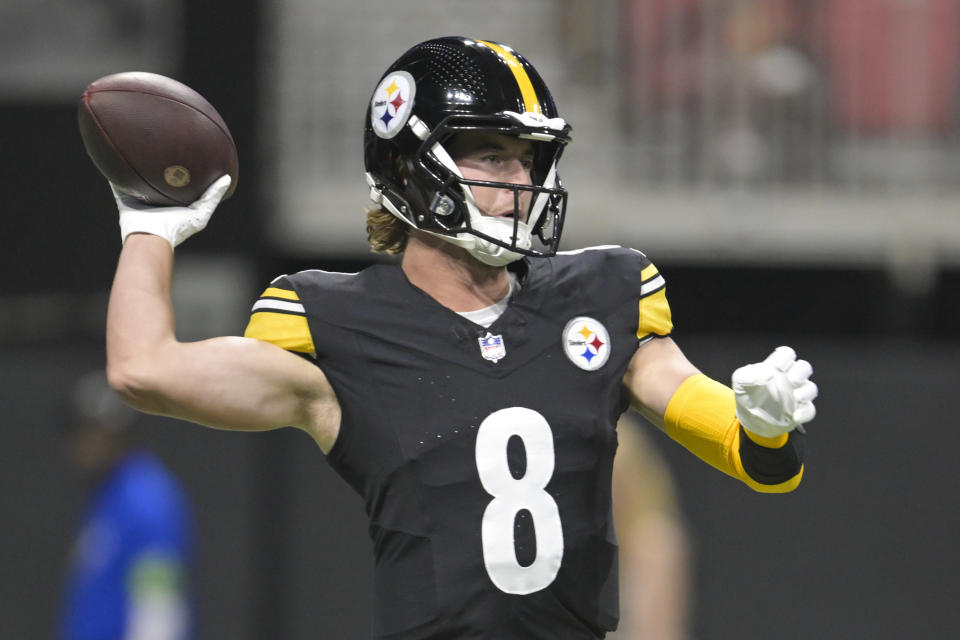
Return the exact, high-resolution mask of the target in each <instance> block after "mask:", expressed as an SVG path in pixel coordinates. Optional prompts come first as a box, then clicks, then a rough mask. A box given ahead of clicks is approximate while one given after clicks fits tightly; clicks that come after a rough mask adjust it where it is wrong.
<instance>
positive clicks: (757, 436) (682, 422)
mask: <svg viewBox="0 0 960 640" xmlns="http://www.w3.org/2000/svg"><path fill="white" fill-rule="evenodd" d="M812 373H813V368H812V367H811V366H810V364H809V363H808V362H806V361H805V360H797V359H796V354H795V353H794V351H793V349H791V348H790V347H779V348H777V349H776V350H775V351H774V352H773V353H772V354H770V356H769V357H768V358H767V359H766V360H764V361H763V362H760V363H756V364H750V365H746V366H743V367H740V368H739V369H737V370H736V371H735V372H734V374H733V378H732V382H733V386H732V388H731V387H728V386H726V385H724V384H722V383H720V382H717V381H715V380H712V379H710V378H709V377H707V376H705V375H704V374H702V373H701V372H700V371H699V370H698V369H697V368H696V367H695V366H693V364H691V363H690V361H689V360H688V359H687V358H686V356H684V355H683V352H682V351H680V348H679V347H678V346H677V345H676V344H675V343H674V342H673V340H671V339H670V338H667V337H663V338H657V339H653V340H649V341H647V342H645V343H644V344H642V345H641V346H640V347H639V348H638V349H637V352H636V353H635V354H634V356H633V359H632V360H631V362H630V365H629V366H628V368H627V372H626V375H625V376H624V380H623V381H624V385H625V386H626V387H627V389H628V390H629V392H630V396H631V405H632V406H633V408H635V409H637V410H638V411H640V413H642V414H643V415H644V416H645V417H646V418H647V419H648V420H650V421H651V422H653V423H654V424H656V425H657V426H659V427H660V428H661V429H663V430H664V431H665V432H666V433H667V435H669V436H670V437H671V438H673V439H674V440H676V441H677V442H679V443H680V444H682V445H683V446H684V447H686V448H687V449H688V450H690V451H691V452H692V453H694V454H695V455H696V456H698V457H699V458H701V459H702V460H704V461H705V462H707V463H709V464H710V465H712V466H714V467H716V468H717V469H719V470H721V471H723V472H724V473H727V474H729V475H731V476H733V477H735V478H738V479H740V480H741V481H743V482H744V483H745V484H746V485H748V486H749V487H751V488H752V489H754V490H756V491H761V492H764V493H783V492H787V491H792V490H793V489H795V488H796V487H797V486H798V485H799V484H800V480H801V478H802V476H803V447H802V439H803V434H802V428H801V429H798V427H801V425H802V424H804V423H806V422H809V421H810V420H812V419H813V417H814V415H815V409H814V406H813V400H814V399H815V398H816V396H817V386H816V385H815V384H814V383H813V382H812V381H810V379H809V378H810V375H811V374H812Z"/></svg>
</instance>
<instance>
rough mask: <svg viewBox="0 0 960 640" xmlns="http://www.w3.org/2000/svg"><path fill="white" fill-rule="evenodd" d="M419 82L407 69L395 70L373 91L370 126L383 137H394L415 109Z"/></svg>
mask: <svg viewBox="0 0 960 640" xmlns="http://www.w3.org/2000/svg"><path fill="white" fill-rule="evenodd" d="M416 92H417V84H416V82H414V80H413V76H411V75H410V74H409V73H407V72H406V71H394V72H393V73H390V74H388V75H387V76H385V77H384V78H383V80H381V81H380V84H379V85H378V86H377V90H376V91H374V92H373V98H372V99H371V105H370V106H371V108H370V126H371V127H372V128H373V131H374V133H376V134H377V135H378V136H379V137H381V138H387V139H389V138H392V137H394V136H395V135H397V133H398V132H399V131H400V129H402V128H403V125H405V124H407V120H409V119H410V113H411V112H412V109H413V97H414V95H415V94H416Z"/></svg>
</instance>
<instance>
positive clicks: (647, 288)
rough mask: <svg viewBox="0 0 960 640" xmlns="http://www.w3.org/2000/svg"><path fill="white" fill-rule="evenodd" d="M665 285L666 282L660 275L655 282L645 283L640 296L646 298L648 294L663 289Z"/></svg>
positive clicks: (641, 287)
mask: <svg viewBox="0 0 960 640" xmlns="http://www.w3.org/2000/svg"><path fill="white" fill-rule="evenodd" d="M664 284H665V282H664V279H663V276H661V275H659V274H658V275H657V277H656V278H654V279H653V280H650V281H649V282H644V283H643V284H642V285H641V286H640V295H641V296H645V295H647V294H648V293H650V292H651V291H654V290H656V289H659V288H660V287H662V286H663V285H664Z"/></svg>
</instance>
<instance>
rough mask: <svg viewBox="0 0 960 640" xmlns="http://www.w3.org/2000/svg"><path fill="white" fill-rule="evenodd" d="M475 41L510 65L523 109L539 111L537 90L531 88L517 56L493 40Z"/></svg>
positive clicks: (528, 78)
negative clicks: (491, 50)
mask: <svg viewBox="0 0 960 640" xmlns="http://www.w3.org/2000/svg"><path fill="white" fill-rule="evenodd" d="M477 42H479V43H480V44H482V45H484V46H486V47H489V48H491V49H493V50H494V51H496V52H497V54H498V55H499V56H500V57H501V58H502V59H503V61H504V62H506V63H507V66H508V67H510V71H512V72H513V77H514V78H516V79H517V84H518V85H519V86H520V95H521V96H523V104H524V111H531V112H533V113H541V111H540V99H539V98H537V91H536V89H534V88H533V83H532V82H530V76H528V75H527V70H526V69H524V68H523V64H521V63H520V61H519V60H517V56H515V55H513V53H512V52H510V51H508V50H507V49H504V48H503V47H501V46H500V45H498V44H496V43H494V42H487V41H486V40H478V41H477Z"/></svg>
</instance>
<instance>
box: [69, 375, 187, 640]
mask: <svg viewBox="0 0 960 640" xmlns="http://www.w3.org/2000/svg"><path fill="white" fill-rule="evenodd" d="M68 408H69V413H70V415H69V416H68V417H67V419H66V423H67V424H66V427H67V431H68V435H69V442H70V447H69V450H70V457H71V459H72V462H73V464H74V466H75V467H76V468H77V469H78V470H79V471H80V473H81V474H82V475H83V477H84V480H85V481H86V484H87V487H86V488H87V496H86V501H85V504H84V507H83V510H82V514H81V522H80V525H79V531H78V534H77V537H76V539H75V542H74V546H73V550H72V553H71V557H70V562H69V566H68V570H67V576H66V585H65V589H64V593H63V598H62V604H61V611H60V619H59V629H58V633H59V636H58V637H59V638H61V640H94V639H96V640H106V639H111V640H121V639H123V640H133V639H137V640H139V639H149V640H185V639H187V638H190V637H191V610H190V609H191V606H190V600H189V596H188V589H187V588H188V578H189V568H190V563H191V547H192V542H191V537H192V536H191V527H192V517H191V514H190V509H189V502H188V499H187V497H186V495H185V493H184V490H183V488H182V487H181V486H180V484H179V483H178V482H177V480H176V479H175V478H174V477H173V475H172V474H171V473H170V471H169V470H168V469H166V468H165V467H164V465H163V464H162V463H161V461H160V460H159V459H158V458H157V457H156V455H155V454H153V453H151V452H149V451H147V450H146V449H144V448H141V447H139V446H137V445H136V444H135V443H134V440H133V437H132V434H131V427H132V426H133V425H134V423H135V421H136V419H137V413H136V412H135V411H133V410H132V409H130V408H129V407H127V406H126V405H125V404H123V403H122V402H121V401H120V400H119V399H118V398H117V396H116V394H115V393H114V392H113V390H112V389H110V387H109V386H108V385H107V380H106V375H105V374H104V372H103V370H102V369H101V370H96V371H91V372H89V373H87V374H85V375H83V376H81V377H80V378H79V379H78V381H77V382H76V384H75V385H74V388H73V391H72V394H71V396H70V398H69V401H68Z"/></svg>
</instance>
